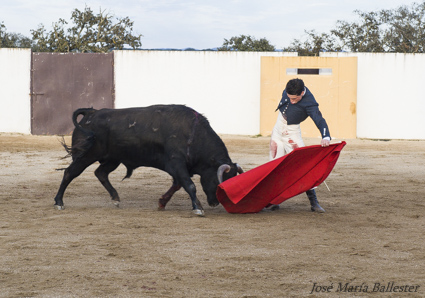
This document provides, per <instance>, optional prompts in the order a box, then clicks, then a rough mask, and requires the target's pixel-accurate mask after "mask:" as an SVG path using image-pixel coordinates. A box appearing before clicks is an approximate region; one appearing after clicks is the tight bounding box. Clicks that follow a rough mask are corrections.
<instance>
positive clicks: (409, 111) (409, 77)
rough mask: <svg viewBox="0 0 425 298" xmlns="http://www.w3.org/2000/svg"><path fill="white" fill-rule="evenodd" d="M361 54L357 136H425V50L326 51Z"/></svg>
mask: <svg viewBox="0 0 425 298" xmlns="http://www.w3.org/2000/svg"><path fill="white" fill-rule="evenodd" d="M321 56H334V57H335V56H336V57H346V56H357V57H358V58H357V63H358V71H357V137H358V138H372V139H375V138H376V139H425V116H424V114H425V93H424V92H423V91H422V87H423V86H424V85H425V54H397V53H394V54H393V53H338V54H337V53H323V55H321Z"/></svg>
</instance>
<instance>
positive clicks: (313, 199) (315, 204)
mask: <svg viewBox="0 0 425 298" xmlns="http://www.w3.org/2000/svg"><path fill="white" fill-rule="evenodd" d="M306 194H307V197H308V199H309V200H310V205H311V211H313V212H319V213H324V212H325V209H323V208H322V207H321V206H320V205H319V201H317V196H316V191H315V190H314V189H310V190H307V192H306Z"/></svg>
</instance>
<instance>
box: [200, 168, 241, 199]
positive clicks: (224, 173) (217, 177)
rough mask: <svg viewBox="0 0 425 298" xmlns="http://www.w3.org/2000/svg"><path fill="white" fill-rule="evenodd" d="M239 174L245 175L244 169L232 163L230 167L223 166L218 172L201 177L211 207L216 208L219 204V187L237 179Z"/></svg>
mask: <svg viewBox="0 0 425 298" xmlns="http://www.w3.org/2000/svg"><path fill="white" fill-rule="evenodd" d="M238 173H239V174H241V173H243V170H242V168H241V167H240V166H239V165H238V164H236V163H232V164H230V165H229V164H223V165H221V166H219V167H218V170H217V172H209V174H208V175H204V176H201V184H202V188H203V190H204V192H205V194H206V195H207V201H208V204H209V205H210V206H212V207H215V206H217V205H218V204H219V202H218V200H217V197H216V191H217V186H218V185H219V184H220V183H222V182H223V181H226V180H227V179H230V178H232V177H235V176H236V175H237V174H238Z"/></svg>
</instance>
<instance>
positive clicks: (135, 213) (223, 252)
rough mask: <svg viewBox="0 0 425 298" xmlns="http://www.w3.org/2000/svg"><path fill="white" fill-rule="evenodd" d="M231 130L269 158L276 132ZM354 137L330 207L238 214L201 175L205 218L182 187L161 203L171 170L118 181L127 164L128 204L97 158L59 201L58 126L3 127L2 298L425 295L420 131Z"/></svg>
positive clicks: (239, 148) (251, 156)
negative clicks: (45, 131)
mask: <svg viewBox="0 0 425 298" xmlns="http://www.w3.org/2000/svg"><path fill="white" fill-rule="evenodd" d="M222 138H223V140H224V141H225V143H226V145H227V147H228V149H229V152H230V155H231V157H232V159H233V161H235V162H238V163H239V164H240V165H242V166H243V167H244V169H245V170H249V169H252V168H254V167H256V166H258V165H260V164H263V163H265V162H267V161H268V142H269V139H268V138H267V137H258V138H255V137H245V136H222ZM67 140H69V138H67ZM305 141H306V144H307V145H312V144H318V142H319V141H318V140H317V139H307V140H305ZM345 141H346V142H347V145H346V147H345V148H344V150H343V151H342V152H341V156H340V158H339V161H338V163H337V164H336V166H335V168H334V170H333V172H332V173H331V175H330V176H329V177H328V179H327V184H328V186H329V188H330V192H329V191H328V190H327V188H326V187H325V186H324V185H321V186H319V187H318V189H317V193H318V197H319V201H320V203H321V205H322V207H324V208H325V209H326V211H327V212H326V213H324V214H316V213H313V212H310V209H309V203H308V200H307V198H306V196H305V195H304V194H303V195H300V196H297V197H295V198H292V199H290V200H287V201H286V202H284V203H283V204H282V206H281V209H280V210H278V211H275V212H271V211H263V212H260V213H258V214H245V215H237V214H229V213H227V212H226V211H225V210H224V209H223V207H222V206H218V207H216V208H211V207H208V205H207V203H206V197H205V194H204V193H203V192H202V189H201V188H200V187H198V193H199V195H200V200H201V202H202V203H203V205H204V208H205V211H206V216H205V217H203V218H202V217H196V216H192V215H191V205H190V200H189V198H188V195H187V194H186V193H185V192H184V191H183V190H180V191H179V192H177V193H176V194H175V197H174V198H173V199H172V200H171V201H170V203H169V204H168V206H167V208H166V210H165V211H163V212H160V211H157V200H158V198H159V197H160V195H162V194H163V193H164V192H165V191H166V190H167V189H168V188H169V186H170V185H171V179H170V177H169V176H168V175H167V174H165V173H162V172H160V171H157V170H154V169H147V168H140V169H137V170H136V171H135V173H134V174H133V177H132V178H131V179H127V180H124V181H122V182H121V179H122V177H123V176H124V175H125V169H124V167H122V166H120V167H119V168H118V169H117V170H116V171H115V172H113V173H112V174H111V182H112V184H113V185H114V186H115V187H116V188H117V190H118V193H119V194H120V196H121V200H122V203H121V206H120V208H116V207H114V206H113V204H112V203H111V202H110V199H109V195H108V194H107V192H106V190H105V189H104V188H103V187H102V186H101V184H100V183H99V182H98V181H97V179H96V177H95V176H94V174H93V171H94V169H95V168H96V166H95V165H93V166H92V167H90V168H88V169H87V170H86V171H85V172H84V173H83V174H82V175H81V176H80V177H78V178H77V179H76V180H74V181H73V183H72V184H71V185H70V186H69V188H68V190H67V192H66V193H65V197H64V203H65V206H66V209H65V210H63V211H58V210H55V208H54V207H53V203H54V202H53V198H54V196H55V194H56V191H57V189H58V187H59V184H60V181H61V179H62V175H63V172H61V171H56V169H57V168H64V167H66V166H67V165H68V164H69V162H70V160H69V159H61V157H63V156H64V155H65V151H64V150H63V148H62V147H61V145H60V143H59V137H55V136H23V135H13V134H0V189H1V193H0V207H1V208H0V297H302V296H309V297H315V296H317V297H353V296H359V297H362V296H364V297H366V296H373V297H388V296H393V297H424V296H425V274H424V264H425V249H424V247H425V241H424V236H423V235H424V230H425V218H424V210H425V198H424V185H425V183H424V182H425V181H424V177H425V166H424V164H425V162H424V161H425V141H385V140H345ZM195 181H196V183H197V185H198V186H199V177H195ZM318 291H319V292H318ZM322 291H325V292H322ZM385 291H387V292H385ZM400 291H403V292H402V293H400Z"/></svg>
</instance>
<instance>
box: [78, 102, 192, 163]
mask: <svg viewBox="0 0 425 298" xmlns="http://www.w3.org/2000/svg"><path fill="white" fill-rule="evenodd" d="M195 113H196V112H195V111H194V110H192V109H190V108H188V107H186V106H181V105H155V106H150V107H143V108H128V109H101V110H98V111H96V112H95V113H93V114H91V115H90V116H89V117H87V119H83V120H82V121H81V122H80V125H81V126H82V127H83V128H84V129H88V130H90V131H93V132H94V135H95V139H96V143H97V144H96V145H97V146H96V147H97V148H96V150H97V151H98V152H101V155H102V156H103V158H104V159H105V158H106V159H108V158H110V159H116V160H119V161H121V162H123V163H125V164H129V165H131V166H133V167H138V166H142V165H143V166H152V167H157V168H163V167H164V162H165V159H166V156H167V154H168V153H169V150H171V149H170V148H172V150H175V151H176V154H178V153H179V152H180V153H183V152H184V151H185V150H186V147H187V140H188V139H189V138H190V134H191V132H192V127H193V122H194V118H195V116H196V114H195Z"/></svg>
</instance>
